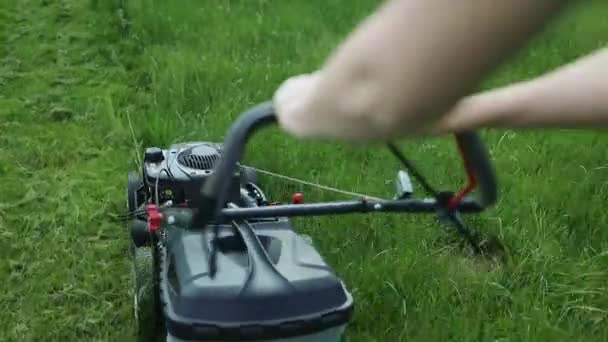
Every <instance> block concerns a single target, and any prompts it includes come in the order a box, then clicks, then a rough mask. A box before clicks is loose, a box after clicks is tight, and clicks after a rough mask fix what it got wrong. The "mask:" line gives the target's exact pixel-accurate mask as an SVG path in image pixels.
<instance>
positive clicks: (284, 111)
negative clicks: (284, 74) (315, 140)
mask: <svg viewBox="0 0 608 342" xmlns="http://www.w3.org/2000/svg"><path fill="white" fill-rule="evenodd" d="M319 78H320V73H319V72H318V71H317V72H313V73H309V74H301V75H297V76H293V77H290V78H288V79H287V80H285V81H284V82H283V83H282V84H281V85H280V86H279V87H278V88H277V90H276V92H275V93H274V96H273V102H274V106H275V111H276V116H277V121H278V123H279V125H280V126H281V128H283V129H284V130H285V131H287V132H288V133H289V134H291V135H294V136H296V137H299V138H311V137H313V136H315V135H317V134H318V129H319V127H315V120H314V119H313V118H312V115H310V114H311V113H310V112H308V111H307V110H306V109H305V107H306V106H307V104H308V102H309V99H310V97H311V95H312V93H313V91H314V89H315V86H316V84H317V83H318V81H319Z"/></svg>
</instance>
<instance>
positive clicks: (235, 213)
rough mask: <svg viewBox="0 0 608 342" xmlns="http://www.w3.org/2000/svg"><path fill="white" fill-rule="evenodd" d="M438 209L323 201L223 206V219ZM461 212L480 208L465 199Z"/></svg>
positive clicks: (412, 203) (430, 202)
mask: <svg viewBox="0 0 608 342" xmlns="http://www.w3.org/2000/svg"><path fill="white" fill-rule="evenodd" d="M439 208H441V206H439V205H438V204H437V202H436V201H435V200H434V199H424V200H414V199H405V200H358V201H356V200H353V201H335V202H326V203H303V204H279V205H270V206H263V207H249V208H225V209H222V219H224V220H232V219H248V218H268V217H292V216H321V215H337V214H350V213H369V212H410V213H433V212H437V211H438V210H439ZM456 210H458V211H459V212H462V213H477V212H480V211H482V210H483V208H482V207H480V206H479V205H478V204H477V203H476V202H474V201H472V200H470V199H464V200H463V201H461V202H460V204H459V206H458V208H457V209H456Z"/></svg>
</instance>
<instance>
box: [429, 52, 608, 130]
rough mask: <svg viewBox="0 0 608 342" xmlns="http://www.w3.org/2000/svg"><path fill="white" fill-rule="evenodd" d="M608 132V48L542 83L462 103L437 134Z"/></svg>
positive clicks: (491, 92)
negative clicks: (502, 130) (542, 130)
mask: <svg viewBox="0 0 608 342" xmlns="http://www.w3.org/2000/svg"><path fill="white" fill-rule="evenodd" d="M483 127H493V128H604V127H608V48H604V49H602V50H599V51H597V52H594V53H592V54H590V55H588V56H585V57H582V58H580V59H579V60H577V61H574V62H572V63H570V64H568V65H565V66H563V67H561V68H558V69H556V70H554V71H552V72H550V73H548V74H546V75H543V76H541V77H538V78H535V79H532V80H529V81H525V82H520V83H517V84H514V85H511V86H506V87H503V88H499V89H495V90H489V91H486V92H482V93H480V94H477V95H473V96H470V97H467V98H464V99H463V100H462V101H460V102H459V103H458V104H457V105H456V106H454V108H453V109H452V110H451V111H450V112H449V113H448V114H447V115H446V116H445V118H444V119H443V120H442V121H441V122H440V124H439V125H438V127H437V129H436V132H435V133H447V132H455V131H462V130H474V129H478V128H483Z"/></svg>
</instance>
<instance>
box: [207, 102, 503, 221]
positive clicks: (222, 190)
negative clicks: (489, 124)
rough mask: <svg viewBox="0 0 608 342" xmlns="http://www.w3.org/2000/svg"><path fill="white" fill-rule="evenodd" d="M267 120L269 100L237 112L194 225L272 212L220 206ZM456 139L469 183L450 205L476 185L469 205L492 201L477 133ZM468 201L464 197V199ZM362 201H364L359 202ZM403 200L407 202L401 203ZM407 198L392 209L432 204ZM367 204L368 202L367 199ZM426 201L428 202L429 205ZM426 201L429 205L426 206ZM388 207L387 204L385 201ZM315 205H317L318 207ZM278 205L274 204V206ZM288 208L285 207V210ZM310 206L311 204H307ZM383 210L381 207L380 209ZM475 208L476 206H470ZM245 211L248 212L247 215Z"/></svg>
mask: <svg viewBox="0 0 608 342" xmlns="http://www.w3.org/2000/svg"><path fill="white" fill-rule="evenodd" d="M271 123H276V116H275V111H274V107H273V105H272V102H270V101H269V102H263V103H261V104H258V105H256V106H254V107H252V108H251V109H249V110H248V111H246V112H245V113H243V114H242V115H240V116H239V117H238V118H237V120H236V121H235V122H234V123H233V124H232V126H231V127H230V129H229V131H228V134H227V135H226V138H225V141H224V153H223V157H222V158H220V160H219V161H218V163H217V164H216V166H215V167H214V171H213V174H212V175H211V176H210V177H209V179H208V180H207V181H206V182H205V184H204V186H203V187H202V189H201V195H202V199H203V200H202V202H201V205H200V207H199V208H198V210H197V215H196V216H197V218H196V219H195V223H196V224H197V225H203V226H204V225H206V224H207V223H208V222H209V221H210V220H214V219H217V218H220V217H221V216H222V215H223V213H224V212H225V214H227V216H240V215H238V213H239V212H241V211H242V215H243V216H250V215H251V216H255V214H256V212H257V214H258V215H262V216H265V215H264V214H265V213H266V211H268V213H270V212H274V213H276V209H275V208H272V209H271V208H268V209H266V211H264V209H257V210H251V209H245V208H243V209H224V208H223V207H224V203H225V202H226V196H227V194H228V189H229V186H230V182H231V177H230V175H232V174H233V173H234V172H235V170H236V167H237V163H238V162H239V160H240V159H241V157H242V155H243V151H244V147H245V144H246V143H247V141H248V139H249V138H250V137H251V135H252V134H253V132H254V131H256V130H257V129H259V128H260V127H262V126H266V125H268V124H271ZM456 140H457V143H458V147H459V150H460V152H461V154H462V157H463V160H464V162H465V167H466V170H467V174H468V176H469V184H468V186H467V187H466V188H465V189H464V190H463V191H461V192H460V193H459V194H456V196H454V197H453V198H452V200H453V201H452V202H450V203H451V205H452V206H453V209H457V208H458V207H461V205H462V204H464V203H461V202H462V200H463V197H464V195H466V194H467V193H468V192H470V191H471V190H472V189H473V188H475V187H478V188H479V190H480V195H481V196H480V200H479V202H477V203H475V205H473V206H474V207H477V208H478V209H480V210H481V209H483V208H485V207H487V206H490V205H492V204H494V202H495V201H496V198H497V182H496V177H495V175H494V170H493V168H492V165H491V162H490V159H489V155H488V153H487V151H486V149H485V147H484V145H483V143H482V141H481V139H480V138H479V137H478V135H477V134H476V133H474V132H465V133H459V134H456ZM390 202H392V201H386V202H385V203H382V204H383V205H382V207H384V209H386V208H387V205H388V204H389V203H390ZM400 202H402V201H396V203H400ZM466 202H468V201H466ZM360 203H361V202H349V205H345V206H337V207H336V206H332V205H329V206H327V208H326V209H325V210H331V208H332V207H333V209H336V210H337V211H341V210H340V209H342V210H344V209H347V208H350V211H361V209H362V208H367V205H365V204H364V205H363V206H360V205H361V204H360ZM363 203H365V202H363ZM405 203H407V204H408V205H403V204H405ZM412 203H414V202H412V201H411V200H410V201H406V202H404V203H402V205H401V206H400V205H396V206H395V207H394V210H395V211H399V209H400V208H401V209H402V210H403V211H415V209H416V208H418V209H421V210H420V211H428V210H429V207H430V205H433V206H434V204H435V203H434V202H433V203H429V202H426V203H425V204H422V205H413V206H411V205H412ZM368 204H369V203H368ZM429 204H430V205H429ZM427 205H429V207H427ZM317 206H320V207H323V206H324V205H323V204H318V205H317ZM388 206H389V207H391V206H390V205H388ZM464 206H465V207H467V206H468V209H469V210H470V209H471V207H470V206H471V203H467V204H466V205H464ZM320 207H319V208H320ZM306 208H307V207H306V206H305V207H301V209H295V211H296V212H294V214H295V215H298V213H299V215H302V214H304V212H305V211H306ZM319 208H317V210H312V212H316V213H317V214H321V211H323V212H327V211H325V210H318V209H319ZM277 209H278V208H277ZM283 209H285V212H284V213H285V214H287V213H288V212H290V211H289V210H292V211H293V210H294V207H292V206H289V207H284V208H283ZM287 209H289V210H287ZM307 209H312V208H307ZM363 211H374V210H365V209H364V210H363ZM380 211H383V210H380ZM473 211H477V210H473ZM247 214H248V215H247Z"/></svg>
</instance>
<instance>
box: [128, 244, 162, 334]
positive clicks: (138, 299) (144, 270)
mask: <svg viewBox="0 0 608 342" xmlns="http://www.w3.org/2000/svg"><path fill="white" fill-rule="evenodd" d="M132 281H133V313H134V318H135V332H136V336H137V341H140V342H144V341H147V342H151V341H160V339H159V337H161V336H162V335H163V332H162V329H161V324H160V322H161V318H160V317H159V316H158V311H157V298H156V293H155V290H156V286H155V282H156V277H155V276H154V257H153V254H152V248H150V247H142V248H136V251H135V255H134V257H133V269H132Z"/></svg>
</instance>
